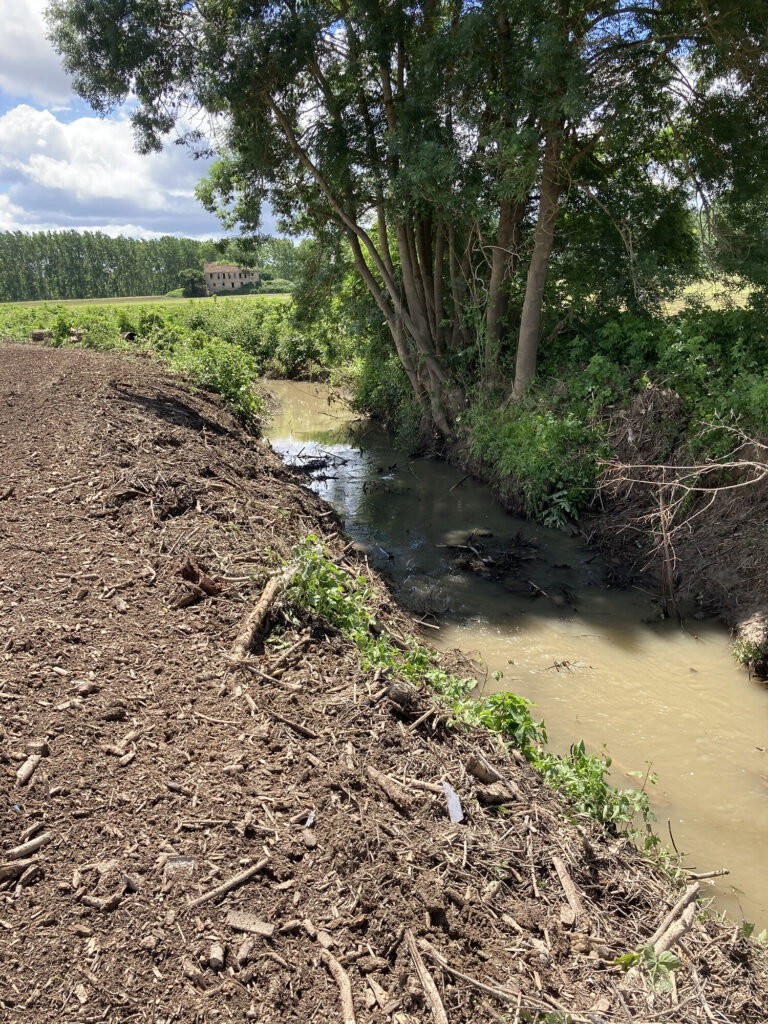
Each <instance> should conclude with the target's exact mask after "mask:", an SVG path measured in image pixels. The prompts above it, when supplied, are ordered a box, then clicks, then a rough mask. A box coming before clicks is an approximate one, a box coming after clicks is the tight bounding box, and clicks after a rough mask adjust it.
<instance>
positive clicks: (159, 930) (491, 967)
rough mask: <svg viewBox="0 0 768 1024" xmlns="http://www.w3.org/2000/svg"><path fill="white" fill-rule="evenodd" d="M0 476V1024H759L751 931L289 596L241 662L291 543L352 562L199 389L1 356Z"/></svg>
mask: <svg viewBox="0 0 768 1024" xmlns="http://www.w3.org/2000/svg"><path fill="white" fill-rule="evenodd" d="M0 474H1V475H0V498H2V501H0V715H1V716H2V747H1V748H0V749H1V751H2V766H1V767H2V775H1V776H0V778H1V779H2V783H1V785H2V799H3V814H2V819H1V822H2V823H1V825H0V828H1V830H2V835H0V844H1V847H2V856H0V963H1V964H2V971H0V1006H2V1010H3V1013H2V1016H3V1019H7V1020H10V1021H25V1022H26V1021H36V1022H37V1021H40V1022H49V1021H50V1022H53V1021H56V1022H64V1021H129V1020H130V1021H147V1022H149V1021H152V1022H153V1024H162V1022H169V1021H183V1022H186V1021H216V1020H243V1019H252V1020H260V1021H263V1022H269V1021H281V1022H282V1021H286V1022H288V1021H295V1022H297V1024H298V1022H302V1024H303V1022H306V1021H310V1020H314V1021H319V1022H325V1021H342V1020H345V1021H350V1020H353V1019H356V1020H357V1021H358V1022H361V1024H363V1022H369V1021H370V1022H374V1021H380V1022H385V1021H394V1022H396V1024H408V1022H417V1021H419V1022H420V1021H424V1022H426V1021H438V1022H440V1021H443V1022H445V1021H450V1022H451V1024H460V1022H467V1024H468V1022H470V1021H472V1022H480V1021H492V1020H508V1021H519V1020H529V1021H535V1020H541V1021H544V1020H547V1021H551V1022H555V1021H561V1022H565V1021H568V1020H573V1021H579V1022H581V1021H589V1022H595V1024H604V1022H624V1024H628V1022H632V1021H635V1022H640V1021H649V1022H650V1021H660V1022H662V1021H675V1022H687V1021H705V1020H709V1021H713V1020H717V1021H734V1022H742V1021H743V1022H754V1024H758V1022H763V1021H765V1020H766V1017H767V1015H768V997H766V989H765V977H766V975H765V971H766V963H765V957H764V954H763V952H762V951H761V949H760V948H759V947H758V946H757V945H755V944H753V943H752V942H751V941H750V940H749V939H747V938H745V937H744V935H742V934H741V932H740V930H739V929H738V928H737V927H734V926H733V925H726V924H722V923H719V922H718V921H717V920H716V919H715V918H714V917H712V916H704V915H701V914H699V913H698V910H697V908H696V904H695V903H690V902H689V904H688V905H687V906H686V905H685V904H684V903H682V904H681V903H680V898H681V896H684V893H685V890H684V888H682V887H680V886H675V885H674V884H673V883H671V882H670V881H668V880H667V878H666V877H665V876H664V875H662V874H661V873H660V872H659V871H657V870H656V869H654V868H653V867H651V866H650V865H649V864H648V863H647V862H646V861H644V860H643V859H642V858H641V857H640V856H639V855H638V854H637V853H636V852H635V851H634V849H633V848H632V847H631V846H630V845H628V844H627V843H626V842H624V841H620V840H616V839H614V838H613V837H611V836H610V835H608V834H607V833H605V832H603V831H602V830H601V829H599V828H598V827H597V826H596V825H594V824H592V823H590V822H588V821H586V820H583V819H582V820H579V821H575V822H574V821H571V820H569V818H568V816H567V808H566V807H565V806H564V804H563V803H562V801H561V800H560V798H559V797H558V796H557V795H556V794H555V793H553V792H552V791H550V790H549V789H547V788H545V787H544V786H543V785H542V783H541V782H540V780H539V777H538V776H537V775H536V774H535V773H534V772H533V770H532V769H531V768H530V767H529V766H528V765H527V763H526V762H525V761H524V759H523V758H522V757H521V756H519V755H517V754H516V753H515V752H514V751H507V750H505V749H504V748H503V746H502V745H501V744H500V743H499V741H498V740H497V739H495V738H494V737H493V736H492V735H491V734H490V733H485V732H481V731H479V730H477V731H476V730H465V729H458V728H453V727H451V725H450V722H449V716H448V714H447V713H446V711H445V710H444V709H443V708H442V707H441V706H440V705H438V704H435V703H434V702H433V701H432V698H431V697H430V695H429V692H428V691H427V690H426V689H423V690H420V691H414V692H409V691H408V690H407V688H405V687H404V686H403V685H402V684H399V683H398V682H397V680H395V679H392V678H387V676H386V674H382V673H380V672H379V673H378V674H377V673H374V672H365V671H363V669H362V668H361V662H360V659H359V656H358V653H357V650H356V649H355V648H354V647H353V646H352V645H351V644H350V643H349V642H347V641H346V640H345V639H344V638H343V637H342V636H341V635H340V634H339V633H338V631H336V630H335V629H333V628H331V627H329V626H328V624H326V623H324V622H323V621H322V620H320V619H318V618H316V617H313V616H311V615H310V614H308V613H306V612H298V611H294V612H292V613H289V610H288V609H287V608H285V607H284V608H283V609H282V610H281V609H280V608H279V607H276V608H275V610H274V614H273V615H272V620H271V623H270V630H271V633H270V634H269V635H265V636H264V638H263V639H265V640H266V641H268V642H266V643H264V644H260V645H259V646H257V647H256V649H255V651H254V652H253V654H252V655H251V656H250V657H249V659H248V661H247V665H246V666H243V665H237V664H233V662H232V661H231V660H230V659H229V653H230V651H231V648H232V644H233V641H234V639H235V637H236V635H237V634H238V631H239V627H240V624H241V622H242V620H243V617H244V615H245V614H246V613H247V612H248V610H249V608H250V607H251V606H252V604H253V602H254V601H255V600H256V599H257V598H258V596H259V594H260V593H261V591H262V589H263V587H264V585H265V584H266V582H267V580H268V579H269V578H270V577H271V576H273V575H274V574H275V573H279V572H280V571H281V569H282V566H283V563H284V562H285V561H287V560H290V558H291V552H292V550H293V548H294V546H295V545H297V544H298V543H300V542H301V541H302V539H303V538H305V537H306V536H307V535H308V534H316V535H317V536H318V537H320V538H322V540H323V541H324V544H325V547H326V550H327V552H328V554H329V555H330V556H331V557H332V558H334V559H336V560H337V564H338V565H340V566H342V567H344V568H345V570H348V572H349V573H350V574H351V575H352V576H356V575H358V574H359V573H363V574H365V573H366V572H367V569H366V566H365V565H364V563H360V562H358V561H356V556H355V555H354V554H353V552H351V551H350V550H349V549H348V545H347V539H346V538H345V537H344V536H343V535H342V534H341V532H340V529H339V526H338V521H337V520H336V519H335V515H334V514H333V513H332V512H331V510H330V509H329V507H328V506H327V505H325V504H323V503H322V502H321V501H320V500H319V499H317V498H316V497H315V496H313V495H312V494H311V493H309V492H308V491H307V490H306V489H305V488H304V487H302V485H301V484H302V479H303V478H299V477H298V476H295V475H294V474H293V473H292V471H291V470H289V469H286V468H285V467H284V466H283V465H282V464H281V463H280V461H279V460H278V459H277V457H276V456H274V455H273V454H272V453H271V452H270V451H269V450H268V449H267V448H266V447H265V446H264V444H263V443H262V442H260V441H257V440H256V439H254V438H252V437H250V436H248V435H246V434H245V433H243V432H242V431H241V430H240V428H239V427H238V426H237V424H236V422H235V421H234V420H233V419H232V418H231V417H230V416H229V415H228V414H227V413H226V412H224V411H223V410H222V408H221V407H220V405H219V404H218V403H217V402H216V401H215V400H213V399H212V398H210V397H207V396H203V395H200V394H197V395H193V394H191V393H190V392H189V391H188V390H187V389H185V388H184V387H183V385H182V384H180V383H179V381H178V380H176V379H173V378H170V377H168V376H166V375H164V374H163V373H162V372H161V371H160V370H158V369H157V368H156V367H155V366H153V365H152V364H151V363H149V362H148V361H127V360H125V359H120V358H117V357H112V356H105V355H98V354H95V353H90V352H81V351H74V350H59V351H54V350H45V349H37V348H34V347H31V346H30V347H26V346H18V347H17V346H7V347H3V348H0ZM368 584H369V586H370V588H371V591H372V593H373V594H374V595H375V597H376V602H377V604H378V607H377V616H378V620H379V621H380V623H381V624H382V627H383V628H384V629H385V630H386V631H388V632H390V633H391V634H392V635H394V636H396V637H398V638H400V640H401V641H402V640H403V639H404V638H406V637H407V636H409V635H410V634H412V632H413V631H414V629H415V626H414V624H412V623H411V622H410V620H408V619H407V618H406V617H405V616H404V614H403V613H402V612H400V611H398V610H397V609H396V608H395V607H394V605H393V604H392V603H391V601H390V599H389V597H388V594H387V591H386V589H385V588H384V586H383V584H382V583H381V582H380V581H379V579H378V578H377V577H375V576H374V575H372V574H370V573H369V574H368ZM276 638H279V640H278V642H275V640H276ZM478 775H480V776H485V778H484V779H481V778H478ZM444 781H448V782H449V783H450V785H451V786H452V787H453V789H454V790H455V791H456V793H457V794H458V797H459V800H460V802H461V806H462V810H463V813H464V816H465V818H464V820H463V821H462V822H457V823H453V822H452V821H451V820H450V818H449V814H448V804H447V801H446V796H445V793H444V789H443V782H444ZM494 786H496V787H499V786H500V787H501V789H502V792H503V795H502V800H503V806H504V811H503V812H499V810H498V807H495V806H494V803H493V801H494V799H495V798H494V796H493V787H494ZM498 792H499V790H498V788H497V789H496V793H497V794H498ZM673 910H674V913H672V914H670V911H673ZM649 943H650V944H651V945H655V947H656V954H655V956H656V963H657V965H658V963H659V962H660V961H659V956H660V954H661V953H662V951H663V950H664V949H665V948H666V947H669V949H671V951H672V952H673V953H674V954H675V955H676V956H677V957H678V958H679V960H680V962H681V964H680V966H679V967H678V968H676V969H675V970H674V971H673V972H672V974H671V976H667V975H668V972H667V974H665V972H664V971H663V970H661V969H657V970H656V972H655V974H654V973H651V972H649V971H648V970H645V971H635V972H634V973H632V972H630V973H629V974H627V973H625V972H623V971H622V970H621V968H620V967H619V966H616V965H615V964H614V961H615V960H616V958H618V957H620V956H622V955H624V954H627V953H630V952H632V951H633V950H636V949H638V948H640V947H643V946H647V945H648V944H649Z"/></svg>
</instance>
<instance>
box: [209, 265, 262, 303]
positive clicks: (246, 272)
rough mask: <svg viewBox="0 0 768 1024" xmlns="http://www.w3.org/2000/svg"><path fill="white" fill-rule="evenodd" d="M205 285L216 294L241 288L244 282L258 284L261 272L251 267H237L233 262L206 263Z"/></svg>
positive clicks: (212, 293)
mask: <svg viewBox="0 0 768 1024" xmlns="http://www.w3.org/2000/svg"><path fill="white" fill-rule="evenodd" d="M203 273H204V274H205V287H206V288H207V289H208V291H209V292H210V293H211V295H215V294H216V293H217V292H230V291H232V290H233V289H235V288H241V287H242V286H243V285H244V284H256V283H257V282H258V280H259V272H258V270H255V269H253V268H249V267H237V266H235V265H234V264H232V263H205V264H204V265H203Z"/></svg>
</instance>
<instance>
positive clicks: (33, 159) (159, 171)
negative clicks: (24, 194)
mask: <svg viewBox="0 0 768 1024" xmlns="http://www.w3.org/2000/svg"><path fill="white" fill-rule="evenodd" d="M193 168H194V170H193ZM201 170H202V168H201V167H200V166H199V165H196V166H195V165H194V164H193V162H192V160H190V159H189V157H188V156H187V155H186V154H184V153H183V152H182V151H181V150H180V149H176V148H174V147H171V148H168V149H166V150H164V151H163V152H162V153H158V154H152V155H150V156H140V155H139V154H138V153H137V152H136V151H135V150H134V148H133V138H132V133H131V127H130V124H129V123H128V122H127V121H123V120H120V121H114V120H103V119H100V118H97V117H81V118H77V119H76V120H74V121H70V122H69V123H64V122H62V121H58V120H57V119H56V117H55V116H54V115H53V114H52V113H51V112H50V111H48V110H35V109H34V108H33V107H29V106H26V105H21V106H18V107H14V109H13V110H10V111H8V113H7V114H5V115H3V116H2V117H0V172H4V173H5V175H8V176H10V177H11V178H12V179H13V178H17V179H18V178H21V179H23V180H24V181H26V182H28V183H32V184H35V185H38V186H41V187H42V188H44V189H55V190H59V191H62V192H66V193H69V194H70V195H72V196H74V197H75V198H76V199H78V200H80V201H85V200H90V199H115V200H118V199H119V200H125V201H128V202H130V203H132V204H135V205H136V207H137V208H139V209H145V210H157V209H162V208H165V207H167V205H168V202H169V201H171V202H175V201H187V202H189V201H190V200H193V194H194V185H195V181H196V180H197V178H198V177H199V172H200V171H201Z"/></svg>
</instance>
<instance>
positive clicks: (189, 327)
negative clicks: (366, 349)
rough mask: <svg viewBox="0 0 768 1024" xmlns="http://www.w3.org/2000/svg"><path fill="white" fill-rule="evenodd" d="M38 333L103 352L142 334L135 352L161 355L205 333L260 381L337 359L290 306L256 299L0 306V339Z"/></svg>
mask: <svg viewBox="0 0 768 1024" xmlns="http://www.w3.org/2000/svg"><path fill="white" fill-rule="evenodd" d="M36 328H42V329H45V330H53V331H54V335H55V338H56V342H57V343H58V344H66V343H68V341H69V336H70V331H71V330H72V329H76V330H84V331H85V338H84V344H91V345H92V346H93V347H101V348H109V347H123V341H122V339H121V338H120V334H121V333H127V332H131V333H134V334H136V335H137V338H136V341H135V342H134V343H133V344H134V345H135V346H139V347H142V346H143V347H149V348H152V349H155V350H157V351H160V352H168V351H170V350H171V349H172V348H173V347H174V346H175V345H176V344H178V343H179V342H182V341H184V340H185V339H187V340H189V339H193V338H194V337H196V336H197V332H201V333H200V336H201V337H203V336H204V337H208V338H219V339H221V340H222V341H225V342H227V343H229V344H230V345H239V346H240V347H241V348H242V349H243V350H244V351H245V352H246V353H247V354H248V355H249V356H251V357H253V361H254V363H253V365H254V366H255V367H256V369H257V374H267V375H271V376H275V377H295V376H299V375H301V374H303V373H307V372H310V371H312V370H313V369H314V368H316V367H317V366H318V365H320V364H321V363H325V364H326V365H328V364H331V365H332V364H333V362H334V361H336V359H337V358H338V355H337V353H338V352H339V341H338V339H337V338H335V337H334V338H332V341H331V350H330V351H329V349H328V348H327V347H325V345H324V340H325V338H326V335H324V334H323V333H322V332H318V331H316V330H314V329H313V328H312V327H310V326H309V325H306V324H302V323H300V322H299V320H298V319H297V317H296V310H295V307H294V306H293V304H292V303H291V301H290V300H288V299H279V298H274V299H273V298H261V297H257V296H254V297H252V298H251V297H246V298H242V299H233V297H232V296H229V295H228V296H227V297H226V298H222V297H216V298H212V299H205V300H200V301H196V300H191V301H188V302H178V301H173V302H167V303H163V302H156V303H146V304H145V303H132V304H131V305H124V306H119V305H97V304H93V305H87V306H62V305H56V306H52V305H43V306H36V307H34V308H27V307H22V306H14V305H11V304H8V305H2V306H0V336H2V335H5V336H7V337H10V338H15V339H16V340H19V341H25V340H28V339H29V336H30V333H31V331H32V330H34V329H36ZM89 339H90V340H89Z"/></svg>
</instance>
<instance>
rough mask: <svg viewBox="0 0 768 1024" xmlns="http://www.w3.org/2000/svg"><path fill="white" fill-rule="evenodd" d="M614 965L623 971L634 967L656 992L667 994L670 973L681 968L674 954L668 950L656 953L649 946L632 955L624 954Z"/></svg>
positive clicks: (670, 981)
mask: <svg viewBox="0 0 768 1024" xmlns="http://www.w3.org/2000/svg"><path fill="white" fill-rule="evenodd" d="M614 963H616V964H617V966H619V967H621V968H623V969H624V970H625V971H629V970H631V968H633V967H636V968H637V969H638V970H639V971H641V972H642V973H643V974H644V975H645V976H646V978H647V979H648V981H649V982H650V984H651V987H652V988H653V989H654V990H655V991H656V992H668V991H669V990H670V989H671V988H672V971H676V970H678V968H680V967H682V966H683V965H682V962H681V961H680V960H678V958H677V957H676V956H675V954H674V953H671V952H670V951H669V950H665V951H664V952H663V953H656V952H655V951H654V948H653V946H651V945H648V946H641V947H640V949H637V950H635V951H634V952H633V953H625V954H624V956H620V957H618V958H617V959H616V960H615V961H614Z"/></svg>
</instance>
